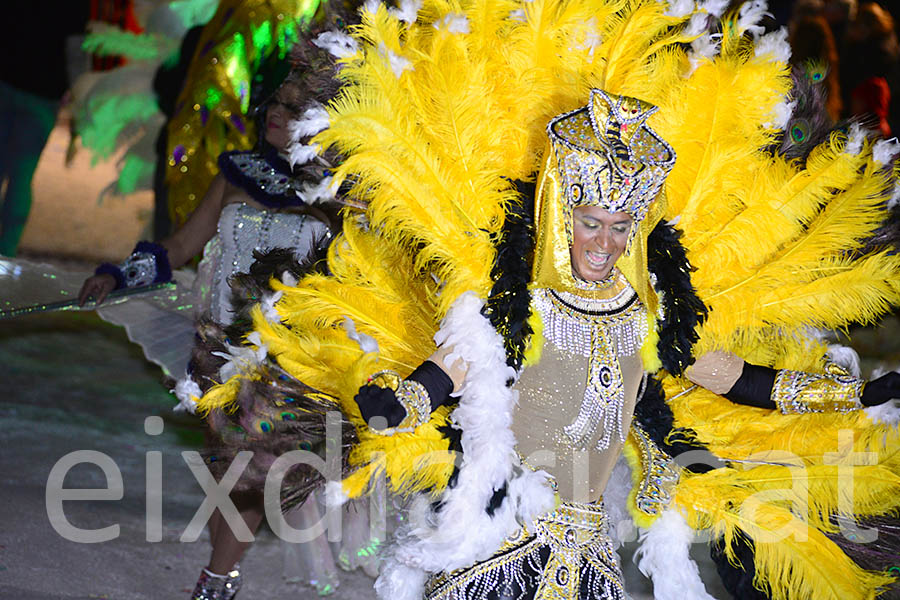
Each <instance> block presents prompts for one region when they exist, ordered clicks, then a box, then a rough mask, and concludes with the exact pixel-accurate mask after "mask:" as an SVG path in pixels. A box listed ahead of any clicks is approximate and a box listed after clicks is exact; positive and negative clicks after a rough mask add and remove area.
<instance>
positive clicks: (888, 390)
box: [859, 372, 900, 406]
mask: <svg viewBox="0 0 900 600" xmlns="http://www.w3.org/2000/svg"><path fill="white" fill-rule="evenodd" d="M895 398H896V399H900V373H893V372H891V373H886V374H884V375H882V376H881V377H879V378H878V379H873V380H872V381H869V382H868V383H866V385H865V387H863V393H862V396H860V398H859V400H860V402H862V404H863V406H878V405H879V404H884V403H885V402H887V401H888V400H893V399H895Z"/></svg>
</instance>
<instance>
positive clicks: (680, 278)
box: [647, 222, 709, 375]
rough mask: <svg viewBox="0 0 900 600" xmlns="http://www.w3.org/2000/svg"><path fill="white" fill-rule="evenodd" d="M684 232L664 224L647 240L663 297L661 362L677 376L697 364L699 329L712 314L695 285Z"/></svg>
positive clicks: (660, 332)
mask: <svg viewBox="0 0 900 600" xmlns="http://www.w3.org/2000/svg"><path fill="white" fill-rule="evenodd" d="M680 238H681V232H680V231H678V230H677V229H675V228H674V227H672V226H671V225H669V224H667V223H664V222H660V223H659V224H658V225H657V226H656V227H654V228H653V231H652V232H650V236H649V237H648V238H647V263H648V266H649V268H650V272H651V273H653V274H654V275H655V276H656V290H657V291H658V292H660V294H661V300H662V305H663V319H662V322H661V323H660V324H659V326H658V331H659V344H658V351H659V359H660V361H661V362H662V366H663V368H664V369H665V370H666V371H668V372H669V373H671V374H673V375H679V374H681V373H682V372H683V371H684V370H685V369H686V368H687V367H689V366H690V365H691V364H693V362H694V357H693V349H694V343H695V342H696V341H697V340H698V339H699V335H698V333H697V326H698V325H700V324H701V323H703V321H705V320H706V315H707V313H708V312H709V309H707V307H706V305H705V304H703V301H702V300H700V298H699V297H698V296H697V291H696V290H695V289H694V286H693V284H692V283H691V271H692V270H693V268H692V267H691V263H690V262H689V261H688V259H687V252H686V251H685V249H684V246H682V245H681V242H680Z"/></svg>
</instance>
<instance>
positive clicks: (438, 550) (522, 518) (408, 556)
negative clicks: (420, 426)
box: [375, 292, 555, 600]
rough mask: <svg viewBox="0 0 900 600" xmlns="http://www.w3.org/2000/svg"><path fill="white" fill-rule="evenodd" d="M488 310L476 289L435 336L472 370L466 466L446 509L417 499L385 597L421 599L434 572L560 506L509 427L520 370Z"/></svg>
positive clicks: (386, 576)
mask: <svg viewBox="0 0 900 600" xmlns="http://www.w3.org/2000/svg"><path fill="white" fill-rule="evenodd" d="M483 306H484V302H483V301H482V300H481V299H480V298H478V296H477V295H475V294H474V293H473V292H466V293H465V294H462V295H461V296H460V297H459V298H458V299H457V300H456V301H455V302H454V304H453V307H452V308H451V309H450V311H449V312H448V313H447V316H446V317H445V318H444V321H443V323H442V324H441V329H440V331H438V333H437V334H436V335H435V342H436V343H437V344H438V345H439V346H443V347H445V348H452V354H451V355H450V356H448V357H447V360H448V361H449V362H453V361H455V360H456V359H457V358H458V357H459V358H462V359H463V360H465V362H466V363H467V365H468V370H467V372H466V377H465V381H464V384H463V387H462V389H461V391H460V394H461V396H460V402H459V407H458V408H457V409H456V410H455V411H453V414H452V420H453V424H454V426H455V427H457V428H459V429H461V430H462V440H461V444H462V448H463V456H462V462H461V464H460V466H459V476H458V478H457V481H456V485H455V486H454V487H453V488H450V489H448V490H447V491H446V492H444V495H443V497H442V501H441V506H440V509H439V510H437V511H435V510H434V509H433V508H432V505H431V502H430V500H429V499H428V498H426V497H418V498H415V499H414V500H413V501H412V503H411V505H410V507H409V514H408V519H407V522H406V524H405V526H404V527H403V528H402V529H401V530H400V531H398V532H397V536H396V539H395V541H394V543H393V545H392V546H391V548H390V549H389V550H388V552H387V556H386V561H385V564H384V567H383V569H382V573H381V576H380V577H379V578H378V581H377V582H376V584H375V590H376V592H377V593H378V596H379V597H380V598H384V599H387V598H390V599H391V600H407V599H409V600H412V599H413V598H421V597H422V593H423V587H424V585H425V581H426V579H427V577H428V574H430V573H437V572H440V571H451V570H454V569H459V568H462V567H467V566H470V565H472V564H474V563H476V562H478V561H480V560H485V559H487V558H489V557H490V556H491V555H492V554H493V553H494V552H495V551H496V550H497V549H498V548H499V547H500V545H501V544H502V542H503V540H504V539H506V538H507V537H508V536H509V535H511V534H512V533H513V532H515V531H516V530H517V529H518V528H519V527H520V526H521V524H522V523H525V524H528V523H530V522H532V521H533V520H534V518H535V517H537V516H539V515H541V514H544V513H546V512H548V511H550V510H552V509H553V507H554V504H555V500H554V494H553V491H552V490H551V489H550V487H549V485H548V484H547V479H548V475H547V474H546V473H545V472H543V471H537V472H533V471H530V470H529V469H522V468H520V467H519V459H518V456H517V455H516V451H515V446H516V440H515V436H514V435H513V433H512V430H511V428H510V425H511V424H512V411H513V407H514V406H515V404H516V402H517V394H516V392H515V391H514V390H512V389H511V388H509V387H507V382H508V381H509V380H511V379H514V378H515V377H516V372H515V371H514V370H513V369H512V368H511V367H509V366H508V365H507V364H506V353H505V351H504V347H503V339H502V338H501V337H500V335H499V334H498V333H497V332H496V331H495V330H494V328H493V327H492V326H491V324H490V322H489V321H488V319H487V318H485V317H484V315H482V314H481V310H482V308H483ZM504 485H507V486H508V487H507V495H506V498H505V500H504V501H503V503H502V504H501V505H500V506H499V507H498V508H497V509H496V510H495V511H494V514H493V515H488V513H487V511H486V508H487V506H488V504H489V502H490V500H491V497H492V496H493V494H494V492H495V491H497V490H499V489H500V488H502V487H503V486H504Z"/></svg>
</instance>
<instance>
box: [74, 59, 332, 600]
mask: <svg viewBox="0 0 900 600" xmlns="http://www.w3.org/2000/svg"><path fill="white" fill-rule="evenodd" d="M291 59H292V61H293V67H294V68H293V70H292V71H291V73H290V74H289V75H288V77H287V78H286V79H285V81H284V83H282V84H281V86H280V87H278V89H277V91H276V92H275V94H274V95H273V96H272V97H271V98H270V99H269V100H268V102H267V103H266V105H265V106H264V107H262V109H261V111H262V117H261V122H262V123H263V124H264V127H265V135H264V137H263V138H262V140H261V143H260V144H259V149H258V150H254V151H232V152H225V153H223V154H222V155H220V157H219V167H220V169H221V173H220V174H219V175H218V176H216V178H215V179H214V180H213V183H212V185H211V186H210V188H209V190H208V191H207V193H206V195H205V197H204V200H203V202H202V203H201V204H200V206H199V207H198V209H197V210H196V211H195V212H194V214H193V215H192V216H191V218H190V219H189V220H188V222H187V223H186V224H185V225H184V226H183V227H182V228H180V229H179V230H178V231H177V232H176V233H175V234H174V235H172V236H171V237H169V238H166V239H164V240H162V241H161V242H159V243H150V242H140V243H139V244H138V245H137V247H136V248H135V250H134V252H133V253H132V255H131V256H130V257H129V258H128V259H127V260H126V261H125V262H124V263H122V264H121V265H111V264H104V265H101V266H100V267H99V268H98V269H97V273H96V274H95V275H94V276H93V277H91V278H89V279H87V280H86V281H85V283H84V285H83V286H82V289H81V292H80V293H79V300H80V302H81V303H82V304H84V303H85V302H86V301H87V300H88V298H96V301H97V304H101V303H102V302H103V300H104V299H105V297H106V296H107V294H108V293H109V292H110V291H112V290H113V289H118V288H122V287H139V286H143V285H147V284H150V283H159V282H165V281H168V280H169V279H170V278H171V274H172V269H175V268H178V267H180V266H181V265H183V264H185V263H186V262H187V261H189V260H190V259H191V258H192V257H193V256H195V255H196V254H198V253H199V252H200V251H201V250H203V260H202V261H201V263H200V266H199V268H198V276H197V279H196V281H195V282H194V285H193V288H192V291H191V294H187V293H186V294H184V295H185V296H186V297H187V296H190V297H191V300H193V302H195V303H196V304H197V305H199V306H194V309H195V310H194V311H192V312H193V313H194V314H196V315H198V316H202V319H201V322H200V323H199V324H198V326H197V327H198V333H199V335H200V338H201V340H205V339H206V338H207V337H208V336H210V335H213V334H216V333H220V332H223V331H224V329H223V328H226V327H227V326H232V327H239V326H240V323H239V322H238V323H236V322H235V320H236V319H237V321H240V319H241V317H242V316H243V317H245V316H246V315H241V314H240V308H241V307H242V306H243V304H244V303H246V302H248V301H249V299H248V298H247V296H248V295H249V294H252V293H253V281H254V277H257V278H260V277H261V278H262V279H264V280H265V279H268V274H267V272H266V269H267V268H268V266H269V264H270V263H272V262H273V261H275V262H278V261H280V262H281V263H285V264H291V265H293V266H294V267H295V268H296V271H295V274H296V275H298V276H299V275H301V274H302V273H304V272H305V270H308V269H309V268H310V267H311V265H313V263H315V262H316V261H317V260H318V259H319V258H321V257H322V256H323V251H324V249H325V248H326V247H327V245H328V243H329V241H330V240H331V238H332V236H333V232H334V231H335V230H336V229H335V227H336V225H337V224H336V223H334V220H335V216H336V214H337V211H336V208H337V205H336V200H335V197H334V194H333V193H332V192H330V191H329V187H328V182H329V180H328V172H329V170H330V169H333V168H334V166H335V163H336V161H337V157H336V155H334V154H333V153H332V154H330V155H327V156H316V155H315V153H309V151H308V150H307V151H306V155H307V156H306V158H303V156H297V152H299V153H300V154H301V155H302V154H303V149H304V146H303V144H304V143H306V142H308V140H309V138H310V137H311V136H312V135H314V134H315V133H317V132H318V131H319V130H320V129H321V128H322V127H323V126H324V125H323V122H324V123H327V116H326V115H325V114H324V109H323V108H322V107H321V102H322V101H324V100H327V99H328V98H330V97H331V96H332V95H333V94H335V93H336V91H337V89H338V86H339V83H338V82H337V81H336V80H335V79H334V73H335V68H336V66H335V61H334V59H333V58H332V57H331V56H330V55H329V54H328V53H327V52H326V51H323V50H320V49H318V48H316V47H314V46H308V45H303V46H298V47H297V48H296V49H295V50H294V52H293V53H292V55H291ZM323 120H324V121H323ZM294 121H302V123H301V125H300V127H299V129H298V128H297V127H296V126H295V127H294V128H293V129H290V128H289V125H290V124H291V123H292V122H294ZM292 149H294V155H293V156H291V150H292ZM292 162H294V163H299V164H297V165H296V166H293V165H292ZM273 251H274V252H273ZM257 259H263V260H262V262H257ZM248 272H249V273H248ZM260 273H262V274H260ZM232 285H236V287H235V289H232ZM182 304H186V305H187V306H186V308H191V307H190V302H183V303H182ZM128 307H129V304H128V303H124V304H123V305H120V306H117V307H116V309H117V311H118V312H117V314H116V319H117V320H119V321H121V322H124V323H126V324H129V318H130V317H129V314H130V313H129V310H128ZM144 308H145V307H144ZM101 310H103V309H102V308H101ZM107 316H109V315H107ZM152 322H153V323H155V324H157V325H158V324H159V323H160V321H159V320H153V321H152ZM192 329H193V327H192ZM133 330H134V327H131V329H130V333H131V334H132V335H139V334H137V333H135V332H134V331H133ZM146 334H147V336H149V337H150V338H154V339H155V338H163V342H165V340H171V337H170V336H169V335H167V334H166V332H162V331H159V330H158V329H156V330H154V331H147V332H146ZM190 339H193V336H191V338H190ZM150 343H153V344H155V341H153V342H150ZM201 347H202V346H201ZM202 348H203V349H202V350H200V351H198V350H195V352H194V353H195V355H200V356H205V355H207V349H206V348H205V347H202ZM216 350H220V351H221V352H222V353H227V352H228V347H227V346H224V345H222V346H219V347H217V348H216ZM213 361H214V362H215V364H214V366H215V368H216V369H215V370H217V369H218V367H219V366H221V364H222V363H224V362H225V361H224V360H222V359H218V360H216V359H215V358H213ZM205 362H206V363H209V360H208V359H207V360H206V361H205ZM205 366H207V367H209V366H210V365H205ZM184 367H185V365H184V364H182V365H180V367H179V368H180V369H181V372H183V369H184ZM194 371H197V372H196V373H195V372H194ZM201 373H202V377H201V376H200V375H201ZM218 377H219V375H218V373H217V372H205V371H203V370H202V369H199V368H198V365H196V364H195V365H194V369H193V370H192V373H191V375H188V376H185V377H184V378H182V379H181V380H180V381H179V382H178V384H177V385H176V388H175V392H176V395H178V397H179V399H180V400H181V404H180V405H179V407H180V408H183V409H185V410H188V411H189V412H193V401H192V400H191V398H192V397H196V396H199V395H200V394H201V393H202V392H201V389H203V388H207V387H209V386H210V385H211V384H212V383H214V382H216V381H217V380H218ZM236 501H237V502H238V503H240V504H241V505H242V507H244V506H246V508H244V511H243V512H244V514H245V515H251V514H252V516H248V519H256V521H255V525H254V529H255V526H258V524H259V521H260V520H261V518H262V511H256V510H255V506H256V502H255V498H254V497H252V496H248V495H246V494H245V495H243V496H238V497H236ZM294 513H295V514H294V516H293V518H294V519H295V520H300V521H303V520H308V521H313V522H314V521H317V520H318V513H319V509H318V507H317V500H316V499H315V498H310V499H309V501H308V502H307V503H305V504H304V505H303V506H302V507H297V509H296V510H295V511H294ZM221 524H222V516H221V514H220V513H218V512H216V513H214V515H213V517H212V518H211V520H210V523H209V527H210V539H211V543H212V546H213V557H212V559H211V561H210V564H209V566H208V568H207V569H206V570H204V572H203V574H202V576H201V580H200V582H198V584H197V590H195V593H194V597H195V598H198V599H200V598H203V599H206V598H207V597H210V598H211V597H214V596H213V594H214V593H216V592H215V590H216V589H217V588H222V589H225V590H229V591H230V593H232V594H233V593H236V591H237V589H239V587H240V585H241V575H240V570H239V566H238V565H236V563H237V559H238V558H240V556H241V555H242V554H243V551H244V549H245V547H246V544H242V543H240V542H239V541H238V540H237V539H236V538H235V537H234V536H233V535H231V530H230V529H229V528H227V527H222V525H221ZM299 551H300V552H301V553H302V554H304V555H305V556H304V558H305V559H306V561H305V562H306V563H307V564H309V565H319V566H320V567H321V568H320V569H318V571H316V572H309V573H306V574H304V578H306V579H308V580H309V581H311V583H313V585H315V586H316V587H317V588H318V590H319V591H320V592H321V593H323V594H327V593H330V592H331V591H333V590H334V588H335V587H336V585H337V584H338V581H337V574H336V572H335V565H334V562H333V560H332V557H331V550H330V548H329V546H328V542H327V541H326V540H325V539H324V537H319V538H318V539H315V540H312V541H311V542H310V543H308V544H305V545H303V548H300V549H299ZM223 554H224V555H225V556H227V557H228V558H226V559H224V560H223V559H222V558H221V557H222V555H223ZM226 562H227V566H222V565H223V564H224V563H226ZM218 574H222V575H221V576H219V575H218ZM293 576H295V575H294V574H292V577H293Z"/></svg>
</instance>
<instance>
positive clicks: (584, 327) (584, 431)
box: [532, 270, 648, 450]
mask: <svg viewBox="0 0 900 600" xmlns="http://www.w3.org/2000/svg"><path fill="white" fill-rule="evenodd" d="M619 278H621V280H624V276H623V275H622V274H621V273H620V272H618V271H617V270H613V273H612V274H611V277H610V282H611V283H610V287H611V285H612V283H615V282H616V281H617V280H619ZM532 298H533V299H532V302H533V305H534V308H535V310H537V311H538V314H539V315H540V317H541V321H542V322H543V324H544V338H545V339H546V340H548V341H549V342H551V343H552V344H553V345H555V346H556V347H557V348H559V349H560V350H562V351H564V352H568V353H570V354H574V355H577V356H586V357H588V358H589V363H588V376H587V381H586V382H585V389H584V397H583V399H582V402H581V408H580V410H579V411H578V416H577V417H576V418H575V420H574V421H573V422H572V423H571V424H569V425H567V426H566V427H564V428H563V432H564V433H565V435H566V437H567V438H568V440H569V442H570V443H571V445H572V446H573V447H575V448H578V449H585V448H586V447H587V444H588V442H589V440H590V438H591V437H592V436H593V434H594V432H595V431H596V430H597V427H598V426H599V425H600V423H603V435H602V436H601V437H600V438H599V439H598V440H597V443H596V446H595V448H596V449H597V450H606V449H607V448H609V444H610V441H611V439H612V433H613V431H614V430H615V431H616V433H617V434H618V437H619V439H620V440H621V441H622V442H624V441H625V436H626V431H627V428H626V427H625V426H624V424H623V423H622V411H623V408H624V405H625V384H624V382H623V379H622V369H621V367H620V366H619V357H620V356H632V355H634V354H636V353H637V352H638V351H639V349H640V347H641V345H642V344H643V341H644V339H645V338H646V337H647V333H648V325H647V314H646V310H645V309H644V306H643V305H642V304H641V302H640V300H638V297H637V293H636V292H635V291H634V290H633V289H632V288H631V286H629V285H625V286H624V287H623V289H622V290H621V291H620V292H618V293H617V294H615V295H614V296H612V297H610V298H603V299H596V298H586V297H583V296H580V295H578V294H575V293H569V292H557V291H555V290H549V289H538V290H535V291H534V294H533V296H532Z"/></svg>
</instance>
